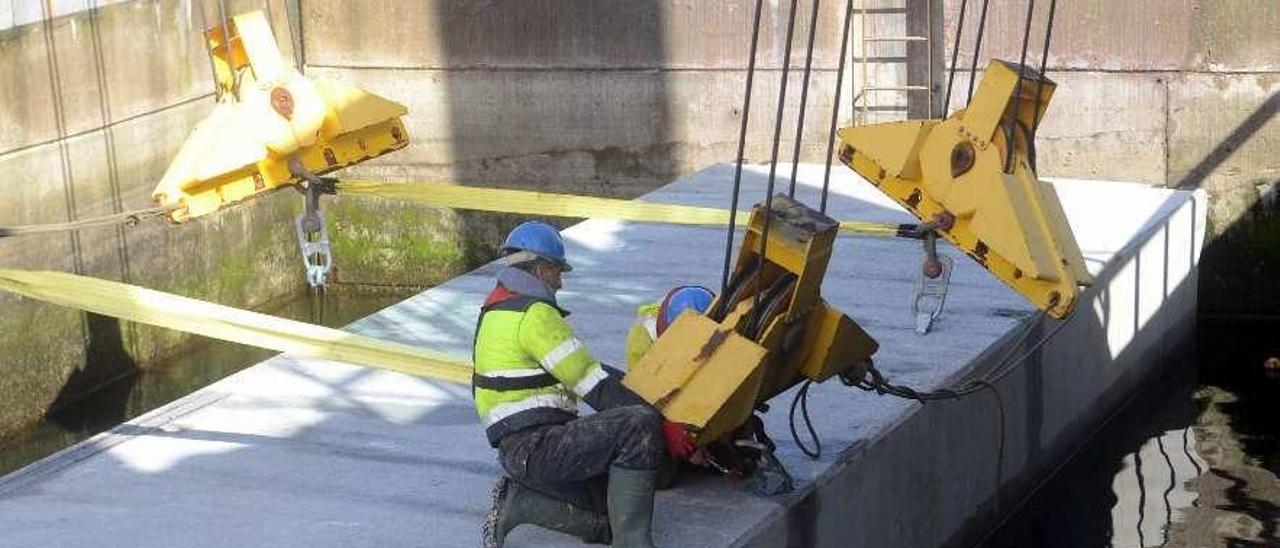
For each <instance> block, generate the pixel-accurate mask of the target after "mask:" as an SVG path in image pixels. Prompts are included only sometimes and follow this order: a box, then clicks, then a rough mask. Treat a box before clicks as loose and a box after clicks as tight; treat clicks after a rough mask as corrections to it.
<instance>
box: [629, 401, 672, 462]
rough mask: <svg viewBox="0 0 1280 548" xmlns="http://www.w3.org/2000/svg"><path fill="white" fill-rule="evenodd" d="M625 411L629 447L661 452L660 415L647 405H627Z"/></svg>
mask: <svg viewBox="0 0 1280 548" xmlns="http://www.w3.org/2000/svg"><path fill="white" fill-rule="evenodd" d="M622 409H625V410H626V413H627V419H626V423H625V424H626V426H625V429H626V438H627V442H628V444H630V445H635V446H638V447H641V448H645V449H650V448H652V449H651V450H652V451H654V452H657V453H661V451H662V444H663V441H662V414H661V413H658V411H657V410H656V409H654V408H652V407H649V406H648V405H629V406H627V407H624V408H622Z"/></svg>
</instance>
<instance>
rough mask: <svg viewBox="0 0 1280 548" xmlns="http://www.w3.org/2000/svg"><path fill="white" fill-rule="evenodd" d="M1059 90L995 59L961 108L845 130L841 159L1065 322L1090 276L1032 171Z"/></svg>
mask: <svg viewBox="0 0 1280 548" xmlns="http://www.w3.org/2000/svg"><path fill="white" fill-rule="evenodd" d="M1054 88H1055V84H1054V83H1053V82H1052V81H1050V80H1049V79H1048V78H1045V77H1043V76H1042V75H1040V74H1038V73H1036V72H1035V71H1033V70H1032V69H1029V68H1022V67H1019V66H1017V65H1013V64H1010V63H1006V62H1004V61H998V60H993V61H991V63H990V64H989V65H988V66H987V69H986V71H985V73H984V74H983V76H982V83H981V84H980V85H979V86H978V90H977V92H976V93H975V94H974V96H973V100H972V101H971V102H970V103H969V105H968V106H967V107H966V108H965V109H964V110H961V111H958V112H956V113H955V114H953V115H951V117H949V118H947V119H945V120H911V121H906V122H894V123H886V124H875V125H870V126H859V127H849V128H845V129H843V130H841V131H840V140H841V149H840V160H841V161H842V162H844V164H845V165H847V166H849V167H850V168H852V169H853V170H854V171H856V172H858V173H859V174H860V175H862V176H863V177H864V178H866V179H867V180H868V181H870V182H871V184H873V185H875V186H876V188H878V189H880V191H882V192H884V193H885V194H887V195H888V196H890V197H891V198H893V199H894V200H896V201H897V202H898V203H900V204H902V205H903V206H904V207H906V208H907V210H908V211H910V212H912V213H913V214H915V215H916V216H917V217H919V218H920V219H921V220H923V221H925V222H926V223H929V224H930V225H931V228H933V229H934V230H936V231H937V233H938V234H941V235H942V236H943V237H945V238H947V239H948V240H950V241H951V242H952V243H954V244H955V245H956V246H957V247H959V248H960V249H962V250H964V251H965V253H967V254H968V255H969V256H970V257H972V258H973V259H974V260H975V261H977V262H978V263H979V264H981V265H982V266H983V267H985V268H986V269H987V270H989V271H991V273H992V274H995V276H996V277H997V278H999V279H1000V280H1002V281H1003V282H1004V283H1006V284H1008V285H1009V286H1010V287H1012V288H1013V289H1014V290H1015V291H1017V292H1018V293H1021V294H1022V295H1023V296H1024V297H1026V298H1027V299H1028V300H1030V301H1031V302H1032V303H1033V304H1035V305H1036V306H1037V307H1039V308H1040V309H1041V310H1045V311H1046V312H1048V314H1049V315H1050V316H1053V317H1055V318H1063V317H1065V316H1067V315H1068V314H1070V313H1071V310H1072V308H1073V307H1074V306H1075V302H1076V296H1077V294H1078V292H1079V288H1078V286H1079V285H1089V284H1090V283H1092V277H1091V276H1090V275H1089V271H1088V270H1087V269H1086V268H1085V265H1084V257H1083V256H1082V254H1081V252H1080V248H1079V246H1078V245H1077V244H1076V240H1075V236H1074V235H1073V234H1072V232H1071V226H1070V225H1069V224H1068V223H1067V218H1066V215H1065V214H1064V213H1063V211H1062V205H1061V203H1060V202H1059V200H1058V195H1057V194H1056V192H1055V191H1054V188H1053V186H1052V185H1050V184H1048V183H1046V182H1043V181H1040V180H1039V178H1038V177H1037V175H1036V172H1035V167H1034V162H1035V150H1034V148H1033V147H1034V146H1035V130H1036V127H1037V126H1038V125H1039V123H1040V120H1041V118H1042V116H1043V114H1044V112H1045V110H1046V109H1047V108H1048V105H1049V99H1050V97H1052V95H1053V91H1054Z"/></svg>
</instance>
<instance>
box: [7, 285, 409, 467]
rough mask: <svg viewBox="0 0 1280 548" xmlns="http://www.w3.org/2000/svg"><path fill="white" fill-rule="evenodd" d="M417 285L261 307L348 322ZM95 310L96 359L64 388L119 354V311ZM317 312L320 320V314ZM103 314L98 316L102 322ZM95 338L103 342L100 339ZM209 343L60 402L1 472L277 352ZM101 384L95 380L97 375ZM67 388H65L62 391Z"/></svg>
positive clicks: (11, 448) (18, 442) (11, 451)
mask: <svg viewBox="0 0 1280 548" xmlns="http://www.w3.org/2000/svg"><path fill="white" fill-rule="evenodd" d="M416 292H417V291H416V290H397V291H394V292H392V291H383V290H380V291H378V292H371V293H366V292H359V291H355V290H348V289H346V288H343V289H341V290H339V291H330V292H329V293H328V294H327V295H324V296H323V300H322V301H321V300H320V299H318V298H316V296H315V295H313V294H310V293H306V294H303V295H299V296H298V297H297V298H295V299H292V300H289V301H287V302H285V303H282V304H279V305H277V306H274V307H266V308H264V309H261V310H259V311H260V312H265V313H268V314H273V315H276V316H280V317H284V318H290V319H294V320H301V321H307V322H312V321H316V322H317V323H323V324H324V325H327V326H330V327H341V326H343V325H346V324H348V323H351V322H352V321H355V320H357V319H360V318H362V317H364V316H367V315H369V314H371V313H373V312H376V311H377V310H380V309H382V308H384V307H386V306H390V305H392V304H395V303H396V302H399V301H401V300H403V299H405V298H407V297H409V296H410V295H412V294H413V293H416ZM96 318H97V319H94V318H93V317H91V320H92V321H91V323H90V326H91V327H92V328H93V329H92V332H93V335H92V336H91V337H90V340H91V349H90V356H92V358H93V359H91V360H90V361H89V362H88V363H86V364H85V366H84V367H83V368H82V369H81V371H83V372H87V373H80V376H77V377H75V378H73V379H70V380H69V381H68V385H67V388H66V389H64V392H66V393H71V389H72V388H75V387H74V386H72V385H73V384H74V385H77V386H82V385H83V383H89V382H93V381H95V380H96V381H97V383H101V379H92V378H84V377H85V376H86V375H88V376H92V375H91V373H92V372H94V371H97V370H98V367H97V366H96V365H95V364H97V363H99V362H98V361H97V360H108V359H109V360H119V359H122V358H121V356H125V359H127V354H125V353H123V350H122V347H121V346H120V344H119V339H120V336H119V333H120V324H119V323H118V322H117V321H116V320H115V319H112V318H102V317H101V316H97V317H96ZM317 320H318V321H317ZM95 322H96V323H95ZM94 341H96V342H94ZM200 342H201V343H202V345H201V346H200V347H198V348H196V349H194V350H192V351H191V352H188V353H186V354H184V355H182V356H179V357H176V358H174V359H172V360H169V361H166V362H164V363H159V364H154V365H152V366H151V367H149V368H148V369H147V370H146V371H145V372H142V373H140V374H137V375H130V376H127V377H125V378H121V379H118V380H116V381H114V382H111V383H109V384H106V385H104V386H103V387H102V388H100V389H98V390H96V391H94V392H93V393H91V394H89V395H88V396H85V397H82V398H80V399H77V400H75V401H74V403H71V404H69V405H65V406H61V407H59V408H58V410H57V411H55V412H52V413H50V414H49V416H48V417H46V420H44V421H43V422H41V423H40V424H38V425H36V426H34V427H33V428H32V430H31V431H30V432H29V433H28V434H27V435H25V436H22V437H20V438H18V439H15V440H13V441H12V442H9V443H8V444H7V445H5V446H3V447H0V475H3V474H7V473H9V472H12V471H14V470H17V469H18V468H21V467H23V466H26V465H27V464H30V463H31V462H34V461H36V460H39V459H41V458H43V457H45V456H47V455H50V454H52V453H55V452H57V451H58V450H61V449H63V448H65V447H68V446H70V445H72V444H74V443H77V442H79V441H81V440H84V439H87V438H89V437H90V436H93V435H94V434H97V433H99V432H103V431H105V430H108V429H110V428H112V427H114V426H116V425H118V424H120V423H121V422H124V421H127V420H129V419H132V418H134V417H137V416H138V415H141V414H143V413H146V412H147V411H150V410H152V409H155V408H157V407H160V406H162V405H165V404H167V403H169V402H171V401H174V400H176V399H178V398H181V397H182V396H185V395H187V394H189V393H191V392H193V391H195V390H197V389H199V388H201V387H204V386H207V385H209V384H211V383H213V382H215V381H217V380H218V379H221V378H223V377H226V376H227V375H230V374H232V373H235V372H236V371H239V370H241V369H244V368H245V367H248V366H250V365H253V364H255V363H258V362H261V361H263V360H265V359H267V358H270V357H271V356H273V355H274V354H276V352H274V351H271V350H264V349H261V348H254V347H251V346H243V345H239V344H235V343H229V342H223V341H217V340H211V339H201V341H200ZM95 384H96V383H95ZM61 397H62V396H60V398H61Z"/></svg>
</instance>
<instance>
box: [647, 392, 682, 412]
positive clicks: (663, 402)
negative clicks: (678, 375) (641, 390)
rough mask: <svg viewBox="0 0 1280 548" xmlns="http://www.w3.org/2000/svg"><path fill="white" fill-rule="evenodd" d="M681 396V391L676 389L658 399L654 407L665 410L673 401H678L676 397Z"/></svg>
mask: <svg viewBox="0 0 1280 548" xmlns="http://www.w3.org/2000/svg"><path fill="white" fill-rule="evenodd" d="M679 395H680V389H679V388H676V389H675V390H672V391H671V392H669V393H667V395H665V396H663V397H661V398H658V399H657V400H656V401H654V402H653V406H654V407H657V408H658V409H659V410H664V409H666V408H667V405H668V404H670V403H671V400H674V399H676V396H679Z"/></svg>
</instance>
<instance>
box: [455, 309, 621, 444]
mask: <svg viewBox="0 0 1280 548" xmlns="http://www.w3.org/2000/svg"><path fill="white" fill-rule="evenodd" d="M480 314H481V316H480V321H479V323H478V325H477V327H476V340H475V349H474V350H475V356H474V361H475V374H474V376H473V377H472V389H473V392H474V395H475V403H476V413H477V414H478V415H479V416H480V421H481V423H482V424H484V427H485V434H486V436H487V437H488V438H489V443H490V444H491V445H493V446H494V447H497V445H498V442H499V441H500V440H501V439H502V438H503V437H504V436H506V435H507V434H510V433H512V432H516V431H519V430H523V429H525V428H529V427H531V426H536V425H540V424H547V423H561V422H565V421H568V420H571V419H573V418H575V417H577V416H578V411H577V407H578V406H577V402H578V398H585V399H586V400H587V403H588V404H591V405H592V407H594V408H597V409H599V408H600V405H599V404H600V402H599V401H593V400H597V399H598V394H593V391H594V392H600V391H596V388H597V387H598V386H599V385H600V384H601V382H602V381H605V380H609V379H610V372H609V371H608V370H606V369H605V368H604V367H603V366H602V365H601V364H600V362H598V361H596V359H595V358H594V357H592V356H591V353H590V352H589V351H588V350H587V348H586V347H585V346H584V345H583V344H582V342H581V341H579V340H578V338H577V337H575V336H574V334H573V328H572V327H570V326H569V324H568V322H566V321H565V320H564V317H563V316H562V314H561V311H560V309H559V308H557V307H556V306H554V305H553V304H551V303H548V302H546V301H543V300H540V299H535V298H531V297H525V296H515V297H514V298H511V299H507V300H503V301H500V302H497V303H493V304H491V305H489V306H487V307H486V308H484V309H482V311H481V313H480ZM606 384H618V383H617V380H616V379H614V380H612V381H611V382H610V383H606ZM619 386H620V384H619ZM593 396H596V397H593Z"/></svg>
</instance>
